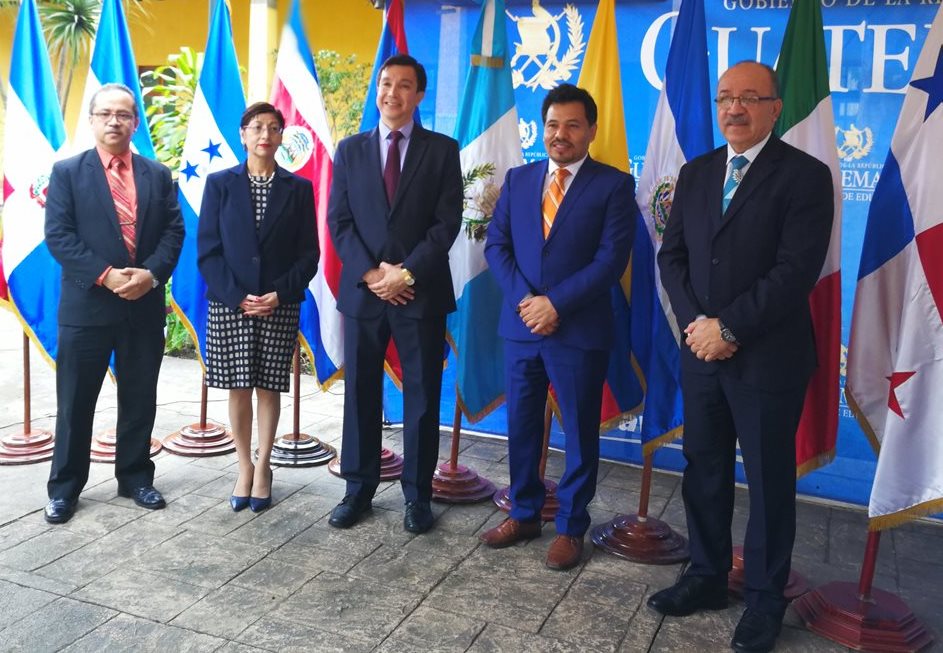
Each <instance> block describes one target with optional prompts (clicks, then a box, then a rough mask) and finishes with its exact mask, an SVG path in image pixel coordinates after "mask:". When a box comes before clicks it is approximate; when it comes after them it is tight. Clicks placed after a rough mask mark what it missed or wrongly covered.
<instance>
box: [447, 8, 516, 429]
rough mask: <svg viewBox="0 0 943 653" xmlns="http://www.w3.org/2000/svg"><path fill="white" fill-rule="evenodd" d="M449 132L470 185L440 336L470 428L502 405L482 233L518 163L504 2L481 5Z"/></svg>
mask: <svg viewBox="0 0 943 653" xmlns="http://www.w3.org/2000/svg"><path fill="white" fill-rule="evenodd" d="M456 124H457V127H456V132H455V138H456V140H457V141H458V143H459V147H460V148H461V153H460V154H461V160H462V173H463V176H464V177H465V179H466V180H470V183H469V184H468V185H467V186H466V189H465V212H464V216H463V229H462V231H461V232H460V233H459V235H458V238H456V239H455V243H454V244H453V245H452V249H451V250H450V251H449V266H450V268H451V271H452V284H453V286H454V290H455V298H456V303H457V305H458V309H457V310H456V311H455V312H454V313H452V314H450V315H449V316H448V321H447V329H448V336H449V340H450V343H451V344H452V347H453V349H454V350H455V358H456V361H457V371H456V385H457V388H456V390H457V394H458V396H457V400H458V402H459V405H460V406H461V409H462V412H463V413H464V414H465V417H466V418H467V419H468V420H469V421H470V422H476V421H478V420H480V419H481V418H482V417H484V416H485V415H487V414H488V413H489V412H491V411H492V410H493V409H494V408H496V407H497V406H498V405H499V404H500V403H501V401H502V400H503V398H504V349H503V341H502V339H501V338H500V337H499V336H498V314H499V313H500V310H501V290H500V289H499V288H498V285H497V283H496V282H495V280H494V277H493V276H492V275H491V273H490V272H489V271H488V264H487V263H486V262H485V256H484V252H485V228H486V227H487V220H488V219H490V217H491V214H492V213H493V212H494V205H495V202H496V201H497V199H498V195H499V194H500V185H501V183H502V181H503V180H504V176H505V174H506V173H507V171H508V169H509V168H513V167H514V166H519V165H521V163H523V158H522V156H521V142H520V134H519V131H518V125H517V109H516V108H515V106H514V87H513V85H512V82H511V67H510V65H509V58H508V46H507V34H506V20H505V18H504V0H486V2H485V3H484V4H483V5H482V7H481V17H480V18H479V19H478V28H477V29H476V31H475V37H474V40H473V42H472V60H471V68H469V71H468V79H467V80H466V82H465V92H464V94H463V96H462V105H461V109H460V110H459V114H458V121H457V123H456Z"/></svg>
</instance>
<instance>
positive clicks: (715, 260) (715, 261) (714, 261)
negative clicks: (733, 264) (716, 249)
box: [711, 258, 720, 265]
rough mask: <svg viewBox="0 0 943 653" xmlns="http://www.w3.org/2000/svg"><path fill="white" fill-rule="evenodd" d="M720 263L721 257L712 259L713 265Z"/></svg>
mask: <svg viewBox="0 0 943 653" xmlns="http://www.w3.org/2000/svg"><path fill="white" fill-rule="evenodd" d="M718 263H720V259H719V258H712V259H711V264H712V265H717V264H718Z"/></svg>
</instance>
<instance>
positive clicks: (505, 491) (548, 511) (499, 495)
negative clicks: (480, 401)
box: [493, 394, 560, 521]
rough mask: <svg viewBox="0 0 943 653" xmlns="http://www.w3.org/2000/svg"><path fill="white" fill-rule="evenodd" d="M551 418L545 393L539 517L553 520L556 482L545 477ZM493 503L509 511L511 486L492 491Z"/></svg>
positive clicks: (548, 400) (556, 505) (554, 517)
mask: <svg viewBox="0 0 943 653" xmlns="http://www.w3.org/2000/svg"><path fill="white" fill-rule="evenodd" d="M552 419H553V409H552V408H551V406H550V395H549V394H547V405H546V407H545V408H544V442H543V451H542V453H541V454H540V465H539V467H538V474H539V476H540V480H541V481H543V484H544V488H545V490H546V495H545V498H544V507H543V510H541V511H540V518H541V520H543V521H553V520H554V519H556V516H557V510H559V509H560V500H559V499H558V498H557V484H556V483H555V482H554V481H551V480H550V479H548V478H546V473H547V457H548V456H549V453H550V424H551V422H552ZM493 500H494V503H495V505H496V506H498V508H500V509H501V510H503V511H504V512H511V488H510V487H503V488H501V489H500V490H498V491H497V492H495V493H494V497H493Z"/></svg>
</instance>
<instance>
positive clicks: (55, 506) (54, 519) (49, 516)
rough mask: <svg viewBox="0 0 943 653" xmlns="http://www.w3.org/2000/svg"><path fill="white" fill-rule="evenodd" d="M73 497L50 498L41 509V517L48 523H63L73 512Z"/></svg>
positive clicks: (75, 501) (75, 502)
mask: <svg viewBox="0 0 943 653" xmlns="http://www.w3.org/2000/svg"><path fill="white" fill-rule="evenodd" d="M77 504H78V501H77V500H75V499H50V500H49V503H47V504H46V508H45V509H44V510H43V519H45V520H46V521H47V522H48V523H50V524H64V523H66V522H67V521H69V520H70V519H72V515H74V514H75V506H76V505H77Z"/></svg>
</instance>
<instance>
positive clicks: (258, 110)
mask: <svg viewBox="0 0 943 653" xmlns="http://www.w3.org/2000/svg"><path fill="white" fill-rule="evenodd" d="M263 113H270V114H272V115H273V116H275V120H277V121H278V126H279V127H281V128H282V129H285V116H283V115H282V112H281V111H279V110H278V109H276V108H275V107H274V106H273V105H271V104H269V103H268V102H256V103H255V104H252V105H249V107H248V108H247V109H246V111H245V113H243V114H242V118H241V119H240V120H239V127H245V126H246V125H248V124H249V123H250V122H252V119H253V118H255V117H256V116H260V115H262V114H263Z"/></svg>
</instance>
